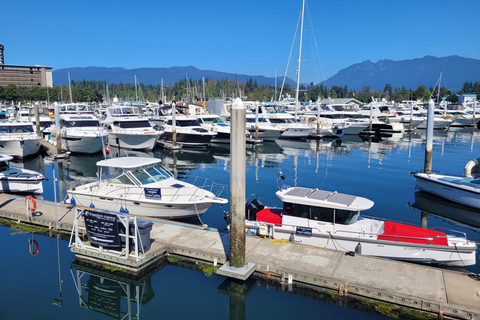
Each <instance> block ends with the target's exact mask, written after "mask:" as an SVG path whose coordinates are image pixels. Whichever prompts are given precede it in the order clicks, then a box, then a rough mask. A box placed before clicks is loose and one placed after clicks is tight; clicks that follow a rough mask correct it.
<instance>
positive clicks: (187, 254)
mask: <svg viewBox="0 0 480 320" xmlns="http://www.w3.org/2000/svg"><path fill="white" fill-rule="evenodd" d="M24 202H25V198H24V197H18V196H13V195H8V194H0V217H4V218H7V219H11V220H14V221H17V222H27V223H31V224H35V225H38V226H44V227H47V228H53V227H54V226H55V211H57V214H56V215H57V216H58V218H59V221H60V222H61V229H62V230H64V231H67V232H68V231H70V230H71V228H72V225H73V221H74V213H75V210H73V208H72V207H69V206H66V205H61V204H58V205H57V207H56V210H55V204H54V203H52V202H49V201H43V200H37V211H36V213H35V214H34V215H33V217H32V218H31V220H29V219H28V218H27V215H26V209H25V204H24ZM148 220H149V221H153V222H154V223H153V228H152V230H151V233H150V237H151V240H152V241H153V242H152V244H151V249H150V251H149V252H148V255H149V256H150V257H151V259H152V261H155V259H157V260H158V259H159V258H160V257H162V256H164V255H175V256H178V257H184V258H185V259H190V260H192V259H193V260H195V261H198V262H207V263H213V264H217V265H221V264H225V263H226V261H227V253H228V251H229V235H228V233H226V232H222V231H219V230H216V229H211V228H202V227H200V226H194V225H186V224H180V223H175V222H171V221H165V220H157V219H148ZM76 255H77V257H79V256H80V255H81V254H79V253H77V254H76ZM86 258H88V259H101V256H96V257H86ZM246 261H247V262H249V263H254V264H255V270H256V273H255V274H254V276H256V277H263V278H267V279H269V280H270V281H279V282H281V283H283V284H287V283H288V284H290V283H294V284H295V285H296V286H310V287H311V286H314V287H315V288H318V289H330V290H335V291H336V292H338V293H339V294H340V295H354V296H356V297H359V298H360V297H361V298H367V299H375V300H377V301H382V302H385V303H394V304H396V305H401V306H405V307H409V308H414V309H418V310H424V311H428V312H433V313H436V314H438V315H443V316H450V317H452V318H457V319H479V318H480V303H479V302H480V298H479V297H480V281H476V280H474V279H472V278H471V277H469V276H468V274H467V273H462V272H456V271H451V270H446V269H440V268H435V267H431V266H426V265H418V264H411V263H405V262H399V261H393V260H389V259H382V258H376V257H370V256H362V255H359V254H357V255H354V256H351V255H346V254H345V253H344V252H340V251H333V250H322V249H321V248H318V247H311V246H301V245H295V244H292V243H289V242H281V243H279V242H278V241H270V240H269V239H264V238H258V237H247V240H246ZM102 263H107V264H108V263H109V261H102ZM116 263H117V264H119V263H121V262H116ZM285 288H286V289H285V290H291V288H292V287H291V286H285ZM287 288H288V289H287Z"/></svg>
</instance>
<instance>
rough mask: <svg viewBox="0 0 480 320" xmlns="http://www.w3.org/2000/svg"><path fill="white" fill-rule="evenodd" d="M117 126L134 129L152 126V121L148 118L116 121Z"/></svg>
mask: <svg viewBox="0 0 480 320" xmlns="http://www.w3.org/2000/svg"><path fill="white" fill-rule="evenodd" d="M114 125H115V126H118V127H119V128H123V129H133V128H151V127H152V126H151V125H150V122H148V120H142V121H119V122H117V121H116V122H115V123H114Z"/></svg>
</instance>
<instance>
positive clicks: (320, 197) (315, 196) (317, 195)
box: [308, 190, 332, 201]
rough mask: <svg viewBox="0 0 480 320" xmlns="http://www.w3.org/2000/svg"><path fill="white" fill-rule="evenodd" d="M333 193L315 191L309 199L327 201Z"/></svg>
mask: <svg viewBox="0 0 480 320" xmlns="http://www.w3.org/2000/svg"><path fill="white" fill-rule="evenodd" d="M331 194H332V192H330V191H325V190H315V191H313V192H312V193H311V194H310V195H309V196H308V197H309V198H310V199H315V200H321V201H325V200H326V199H327V198H328V196H329V195H331Z"/></svg>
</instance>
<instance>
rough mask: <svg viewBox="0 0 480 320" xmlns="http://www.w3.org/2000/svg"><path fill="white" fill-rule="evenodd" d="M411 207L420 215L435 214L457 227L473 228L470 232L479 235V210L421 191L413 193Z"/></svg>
mask: <svg viewBox="0 0 480 320" xmlns="http://www.w3.org/2000/svg"><path fill="white" fill-rule="evenodd" d="M411 206H412V207H414V208H416V209H418V210H421V211H422V214H423V213H427V214H428V213H430V214H435V215H437V216H440V217H444V218H447V219H449V220H452V221H453V223H455V224H457V225H463V226H467V227H473V228H471V229H472V230H474V231H476V232H478V233H480V210H476V209H474V208H470V207H466V206H462V205H460V204H457V203H455V202H451V201H448V200H446V199H444V198H442V197H438V196H435V195H432V194H429V193H427V192H423V191H417V192H415V202H414V203H413V204H411ZM424 219H425V218H424Z"/></svg>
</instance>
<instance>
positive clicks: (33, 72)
mask: <svg viewBox="0 0 480 320" xmlns="http://www.w3.org/2000/svg"><path fill="white" fill-rule="evenodd" d="M3 52H4V46H3V44H0V86H6V85H9V84H14V85H16V86H23V87H47V86H48V87H52V86H53V78H52V69H53V68H52V67H45V65H34V66H24V65H9V64H5V59H4V54H3Z"/></svg>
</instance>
